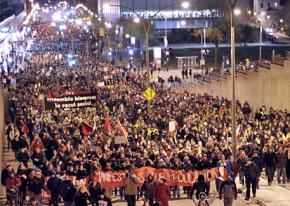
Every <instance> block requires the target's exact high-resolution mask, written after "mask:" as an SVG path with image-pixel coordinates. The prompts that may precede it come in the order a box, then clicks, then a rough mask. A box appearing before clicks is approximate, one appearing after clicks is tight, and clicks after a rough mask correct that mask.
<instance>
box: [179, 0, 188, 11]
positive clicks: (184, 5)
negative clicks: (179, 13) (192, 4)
mask: <svg viewBox="0 0 290 206" xmlns="http://www.w3.org/2000/svg"><path fill="white" fill-rule="evenodd" d="M181 7H183V8H185V9H187V8H188V7H189V2H187V1H185V2H182V3H181Z"/></svg>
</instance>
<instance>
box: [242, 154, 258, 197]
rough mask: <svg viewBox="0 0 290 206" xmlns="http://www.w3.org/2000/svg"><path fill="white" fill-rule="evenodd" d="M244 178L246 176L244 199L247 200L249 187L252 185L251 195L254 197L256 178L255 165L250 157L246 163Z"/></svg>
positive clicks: (249, 192) (249, 193) (249, 191)
mask: <svg viewBox="0 0 290 206" xmlns="http://www.w3.org/2000/svg"><path fill="white" fill-rule="evenodd" d="M245 178H246V188H247V190H246V198H245V200H246V201H248V200H249V199H250V195H251V187H252V192H253V197H256V190H257V179H258V169H257V166H256V165H255V163H254V162H253V161H251V160H250V159H249V160H248V161H247V163H246V167H245Z"/></svg>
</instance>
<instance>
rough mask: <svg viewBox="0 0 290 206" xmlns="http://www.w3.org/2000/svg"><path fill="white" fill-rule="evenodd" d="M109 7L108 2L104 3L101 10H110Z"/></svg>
mask: <svg viewBox="0 0 290 206" xmlns="http://www.w3.org/2000/svg"><path fill="white" fill-rule="evenodd" d="M110 8H111V6H110V4H108V3H105V4H104V5H103V10H106V11H107V10H110Z"/></svg>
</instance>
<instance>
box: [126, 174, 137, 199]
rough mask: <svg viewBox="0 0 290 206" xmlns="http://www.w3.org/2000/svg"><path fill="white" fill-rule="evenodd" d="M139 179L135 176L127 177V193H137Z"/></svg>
mask: <svg viewBox="0 0 290 206" xmlns="http://www.w3.org/2000/svg"><path fill="white" fill-rule="evenodd" d="M137 194H138V189H137V179H136V178H135V177H126V179H125V195H137Z"/></svg>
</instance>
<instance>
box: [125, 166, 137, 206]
mask: <svg viewBox="0 0 290 206" xmlns="http://www.w3.org/2000/svg"><path fill="white" fill-rule="evenodd" d="M137 184H138V182H137V179H136V176H135V175H134V174H133V173H132V170H129V172H128V174H127V175H126V178H125V199H126V200H127V204H128V206H136V196H137V194H138V188H137V187H138V186H137Z"/></svg>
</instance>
